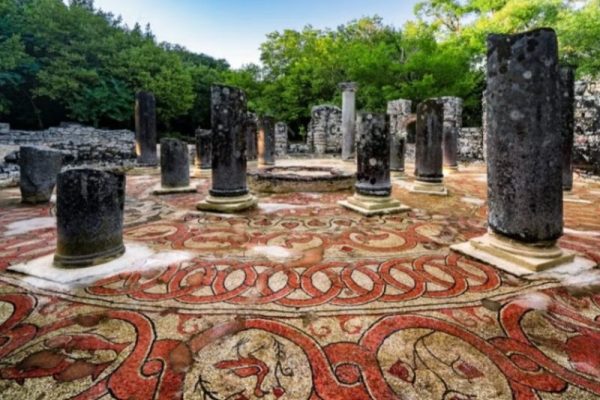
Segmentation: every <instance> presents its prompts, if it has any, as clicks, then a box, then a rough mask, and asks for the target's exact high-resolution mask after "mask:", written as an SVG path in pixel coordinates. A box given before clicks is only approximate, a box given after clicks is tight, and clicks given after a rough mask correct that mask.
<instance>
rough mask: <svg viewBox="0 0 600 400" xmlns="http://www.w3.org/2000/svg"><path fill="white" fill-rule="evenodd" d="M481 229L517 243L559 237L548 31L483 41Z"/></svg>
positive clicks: (554, 79)
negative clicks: (484, 186) (485, 226)
mask: <svg viewBox="0 0 600 400" xmlns="http://www.w3.org/2000/svg"><path fill="white" fill-rule="evenodd" d="M487 45H488V53H487V54H488V56H487V90H486V99H485V100H486V105H487V110H486V111H487V112H486V117H487V164H488V204H489V212H488V223H489V226H490V228H491V230H492V231H493V232H495V233H498V234H501V235H504V236H505V237H508V238H510V239H514V240H518V241H520V242H525V243H536V242H550V241H555V240H556V239H558V238H559V237H560V236H561V235H562V229H563V208H562V207H563V205H562V161H561V157H560V154H561V153H562V143H563V138H562V136H561V131H560V117H559V116H560V112H561V108H560V96H559V70H558V47H557V41H556V34H555V33H554V31H553V30H551V29H537V30H534V31H530V32H526V33H520V34H516V35H489V36H488V39H487Z"/></svg>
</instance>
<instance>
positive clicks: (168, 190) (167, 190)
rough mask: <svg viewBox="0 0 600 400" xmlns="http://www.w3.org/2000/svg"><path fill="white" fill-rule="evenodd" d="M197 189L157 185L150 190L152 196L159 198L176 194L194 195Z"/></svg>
mask: <svg viewBox="0 0 600 400" xmlns="http://www.w3.org/2000/svg"><path fill="white" fill-rule="evenodd" d="M197 191H198V189H197V187H196V186H192V185H190V186H183V187H168V186H161V185H158V186H156V187H155V188H154V189H153V190H152V194H154V195H156V196H161V195H164V194H177V193H195V192H197Z"/></svg>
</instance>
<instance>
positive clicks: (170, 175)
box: [160, 138, 190, 188]
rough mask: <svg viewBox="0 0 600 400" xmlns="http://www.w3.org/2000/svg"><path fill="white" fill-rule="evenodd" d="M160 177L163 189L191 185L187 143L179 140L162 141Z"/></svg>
mask: <svg viewBox="0 0 600 400" xmlns="http://www.w3.org/2000/svg"><path fill="white" fill-rule="evenodd" d="M160 176H161V185H162V187H163V188H180V187H188V186H189V185H190V160H189V155H188V147H187V144H186V143H184V142H182V141H181V140H178V139H171V138H164V139H161V141H160Z"/></svg>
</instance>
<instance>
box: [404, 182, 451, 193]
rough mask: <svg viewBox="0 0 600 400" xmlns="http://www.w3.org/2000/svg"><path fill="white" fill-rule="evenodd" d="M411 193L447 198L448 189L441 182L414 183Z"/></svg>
mask: <svg viewBox="0 0 600 400" xmlns="http://www.w3.org/2000/svg"><path fill="white" fill-rule="evenodd" d="M410 192H411V193H422V194H433V195H436V196H448V189H446V187H445V186H444V184H443V183H441V182H422V181H415V183H414V184H413V187H412V189H411V190H410Z"/></svg>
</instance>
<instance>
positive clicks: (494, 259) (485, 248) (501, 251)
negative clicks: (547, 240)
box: [450, 233, 575, 275]
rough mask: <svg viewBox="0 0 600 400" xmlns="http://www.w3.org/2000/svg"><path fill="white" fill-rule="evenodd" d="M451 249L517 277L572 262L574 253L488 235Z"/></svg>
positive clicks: (545, 245) (551, 245)
mask: <svg viewBox="0 0 600 400" xmlns="http://www.w3.org/2000/svg"><path fill="white" fill-rule="evenodd" d="M450 249H452V250H454V251H457V252H459V253H462V254H465V255H467V256H469V257H472V258H475V259H477V260H480V261H483V262H486V263H488V264H490V265H492V266H494V267H497V268H499V269H502V270H504V271H507V272H510V273H512V274H515V275H527V274H529V273H531V272H539V271H544V270H546V269H548V268H553V267H557V266H559V265H565V264H569V263H572V262H573V261H574V259H575V254H574V253H571V252H569V251H564V250H562V249H561V248H560V247H558V246H557V245H556V244H529V243H521V242H519V241H516V240H512V239H509V238H507V237H504V236H501V235H498V234H495V233H487V234H485V235H483V236H480V237H477V238H474V239H471V240H469V241H468V242H465V243H461V244H456V245H453V246H450Z"/></svg>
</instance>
